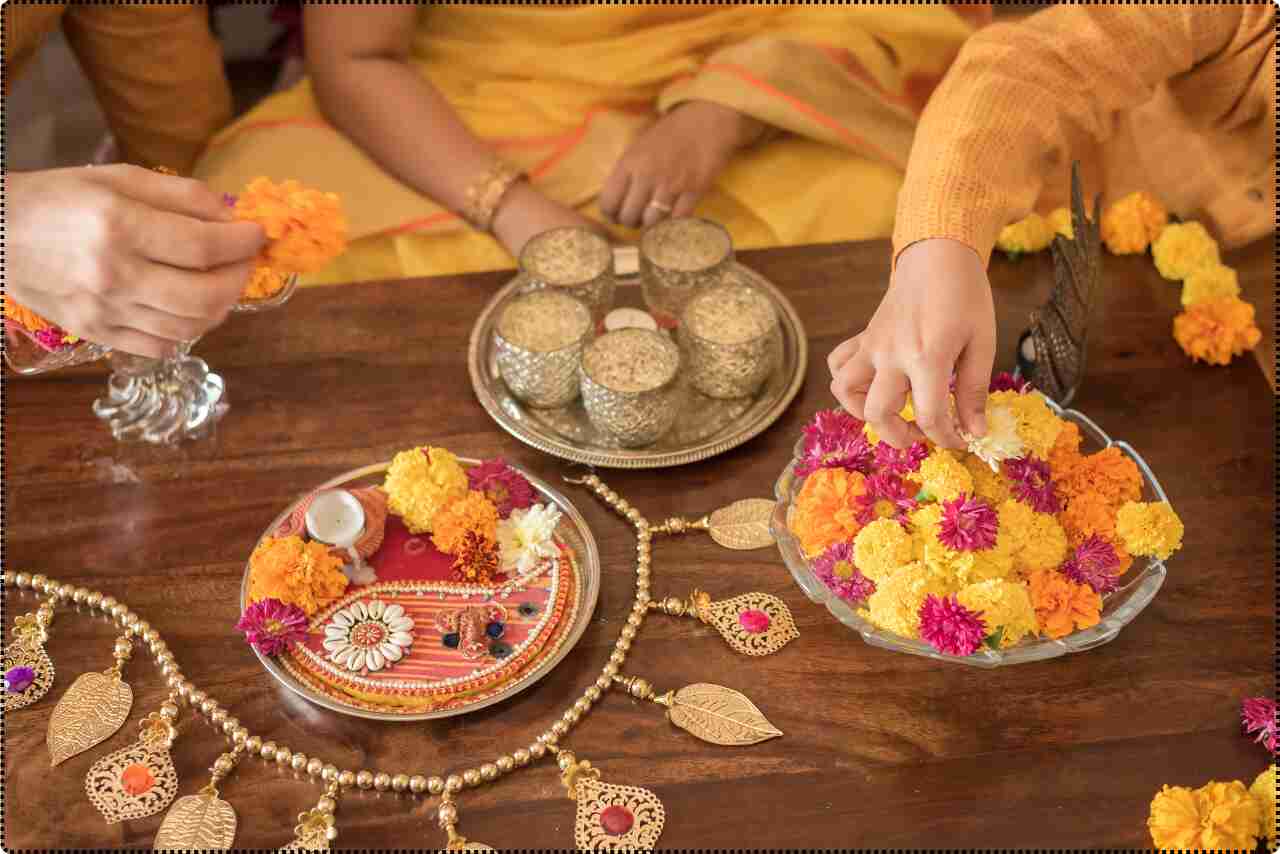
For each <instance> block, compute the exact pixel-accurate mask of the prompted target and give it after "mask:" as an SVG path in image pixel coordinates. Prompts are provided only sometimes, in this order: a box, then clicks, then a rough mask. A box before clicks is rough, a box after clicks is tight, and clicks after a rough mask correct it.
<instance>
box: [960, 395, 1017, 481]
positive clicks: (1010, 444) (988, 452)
mask: <svg viewBox="0 0 1280 854" xmlns="http://www.w3.org/2000/svg"><path fill="white" fill-rule="evenodd" d="M960 438H962V439H964V440H965V441H966V442H968V443H969V453H971V454H973V455H974V456H975V457H977V458H978V459H980V460H982V461H983V462H984V463H986V464H987V465H989V466H991V470H992V471H993V472H995V473H996V474H999V473H1000V463H1002V462H1004V461H1005V460H1016V459H1018V458H1019V457H1023V456H1025V455H1026V453H1027V449H1026V446H1024V445H1023V444H1022V439H1020V438H1019V437H1018V422H1017V420H1016V419H1015V418H1014V417H1013V413H1012V412H1010V411H1009V408H1008V407H1006V406H993V407H991V408H990V409H988V410H987V435H985V436H983V437H982V438H981V439H979V438H976V437H974V436H970V435H969V434H968V433H965V432H961V433H960Z"/></svg>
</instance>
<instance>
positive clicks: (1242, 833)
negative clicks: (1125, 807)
mask: <svg viewBox="0 0 1280 854" xmlns="http://www.w3.org/2000/svg"><path fill="white" fill-rule="evenodd" d="M1261 816H1262V807H1261V806H1260V805H1259V804H1258V802H1257V801H1256V800H1255V799H1254V798H1253V797H1252V796H1250V794H1249V790H1248V789H1246V788H1245V787H1244V783H1241V782H1240V781H1239V780H1233V781H1232V782H1230V783H1207V784H1206V785H1204V786H1201V787H1200V788H1199V789H1196V790H1194V791H1192V790H1191V789H1187V788H1185V787H1183V786H1162V787H1161V788H1160V791H1159V792H1158V793H1157V794H1156V796H1155V798H1154V799H1153V800H1152V801H1151V815H1150V817H1149V818H1148V819H1147V829H1148V830H1150V831H1151V841H1152V842H1153V843H1155V846H1156V847H1157V848H1171V849H1175V850H1180V851H1186V850H1192V849H1194V850H1205V849H1208V850H1217V851H1221V850H1225V849H1237V850H1249V851H1252V850H1253V848H1254V846H1255V845H1256V844H1257V841H1258V832H1259V829H1260V827H1261V823H1262V818H1261Z"/></svg>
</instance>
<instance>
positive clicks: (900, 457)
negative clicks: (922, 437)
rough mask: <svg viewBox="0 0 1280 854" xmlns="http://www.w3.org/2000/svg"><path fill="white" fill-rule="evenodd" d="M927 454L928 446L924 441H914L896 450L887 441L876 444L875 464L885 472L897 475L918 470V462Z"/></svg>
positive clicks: (900, 475) (922, 460)
mask: <svg viewBox="0 0 1280 854" xmlns="http://www.w3.org/2000/svg"><path fill="white" fill-rule="evenodd" d="M927 456H929V446H928V445H926V444H925V443H924V442H914V443H912V445H911V447H909V448H907V449H906V450H902V451H900V450H898V449H897V448H895V447H894V446H893V445H890V444H889V443H888V442H880V443H879V444H877V445H876V458H875V466H876V468H877V469H878V470H880V471H881V472H884V473H885V474H896V475H898V476H899V477H902V476H904V475H907V474H910V473H911V472H913V471H919V470H920V464H921V463H922V462H924V458H925V457H927Z"/></svg>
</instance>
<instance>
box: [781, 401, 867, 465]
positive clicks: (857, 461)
mask: <svg viewBox="0 0 1280 854" xmlns="http://www.w3.org/2000/svg"><path fill="white" fill-rule="evenodd" d="M824 468H842V469H847V470H849V471H856V472H861V473H862V474H867V473H869V472H870V471H871V446H870V444H868V443H867V437H866V436H864V435H863V433H862V421H861V420H859V419H857V418H854V417H853V416H852V415H850V414H849V413H847V412H845V411H843V410H840V409H830V410H823V411H821V412H818V413H817V414H815V415H814V416H813V421H812V422H810V423H809V424H806V425H805V427H804V456H803V457H802V458H801V460H800V464H799V465H798V466H796V474H797V475H799V476H800V477H808V476H809V475H811V474H813V473H814V472H815V471H817V470H818V469H824Z"/></svg>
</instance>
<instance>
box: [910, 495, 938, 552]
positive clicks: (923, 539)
mask: <svg viewBox="0 0 1280 854" xmlns="http://www.w3.org/2000/svg"><path fill="white" fill-rule="evenodd" d="M907 520H908V521H909V522H910V523H911V555H912V559H913V560H918V561H923V560H924V548H925V546H926V545H928V544H929V543H936V542H937V541H938V525H939V524H941V522H942V505H941V504H921V505H920V506H919V507H917V508H916V509H915V510H912V511H911V512H910V513H909V514H907Z"/></svg>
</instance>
